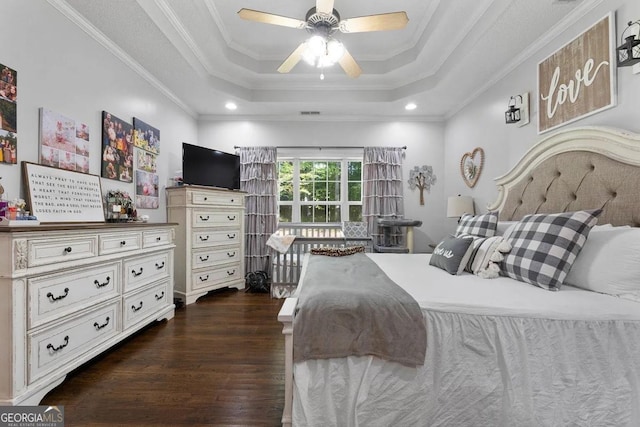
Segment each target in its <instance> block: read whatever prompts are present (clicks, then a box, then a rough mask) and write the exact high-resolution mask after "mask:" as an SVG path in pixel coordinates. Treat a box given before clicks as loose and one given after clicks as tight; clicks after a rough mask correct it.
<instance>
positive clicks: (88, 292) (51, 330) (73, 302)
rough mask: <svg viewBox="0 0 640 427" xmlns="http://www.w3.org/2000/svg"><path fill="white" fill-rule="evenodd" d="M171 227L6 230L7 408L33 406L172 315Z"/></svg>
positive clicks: (1, 323)
mask: <svg viewBox="0 0 640 427" xmlns="http://www.w3.org/2000/svg"><path fill="white" fill-rule="evenodd" d="M173 240H174V229H173V226H171V225H169V224H91V225H88V224H74V225H41V226H37V227H10V228H9V227H1V228H0V254H1V256H0V343H1V344H0V405H36V404H38V403H39V402H40V400H41V399H42V397H43V396H44V395H45V394H46V393H47V392H48V391H50V390H51V389H52V388H54V387H55V386H57V385H58V384H60V383H61V382H62V381H64V379H65V377H66V375H67V373H69V372H70V371H71V370H73V369H75V368H77V367H78V366H80V365H81V364H83V363H85V362H87V361H88V360H90V359H91V358H93V357H95V356H96V355H98V354H100V353H102V352H103V351H105V350H107V349H108V348H109V347H111V346H113V345H114V344H116V343H118V342H119V341H121V340H122V339H124V338H126V337H127V336H129V335H131V334H132V333H133V332H135V331H137V330H139V329H140V328H142V327H143V326H145V325H147V324H149V323H150V322H153V321H155V320H161V319H171V318H172V317H173V315H174V308H175V307H174V304H173V298H172V296H173V251H174V244H173Z"/></svg>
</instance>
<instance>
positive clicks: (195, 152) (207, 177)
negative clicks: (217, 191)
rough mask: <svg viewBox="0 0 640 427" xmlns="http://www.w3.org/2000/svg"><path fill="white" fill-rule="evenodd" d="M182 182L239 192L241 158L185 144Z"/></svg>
mask: <svg viewBox="0 0 640 427" xmlns="http://www.w3.org/2000/svg"><path fill="white" fill-rule="evenodd" d="M182 181H183V182H184V183H185V184H192V185H208V186H211V187H220V188H228V189H230V190H239V189H240V156H237V155H235V154H229V153H224V152H222V151H218V150H213V149H211V148H205V147H200V146H198V145H191V144H187V143H186V142H183V143H182Z"/></svg>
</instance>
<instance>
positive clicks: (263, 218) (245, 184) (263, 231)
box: [240, 147, 278, 274]
mask: <svg viewBox="0 0 640 427" xmlns="http://www.w3.org/2000/svg"><path fill="white" fill-rule="evenodd" d="M240 189H241V190H243V191H246V192H247V196H246V211H245V236H246V237H245V243H246V244H245V271H246V272H247V273H249V272H253V271H259V270H266V271H267V272H269V274H270V268H269V267H270V265H269V251H268V249H269V248H268V247H267V245H266V243H267V239H268V238H269V236H271V235H272V234H273V233H274V232H275V231H276V227H277V222H278V199H277V197H278V164H277V149H276V148H275V147H241V148H240Z"/></svg>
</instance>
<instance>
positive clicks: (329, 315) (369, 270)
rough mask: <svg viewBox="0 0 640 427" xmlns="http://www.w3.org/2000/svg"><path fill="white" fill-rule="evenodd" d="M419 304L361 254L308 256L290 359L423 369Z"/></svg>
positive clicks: (424, 344)
mask: <svg viewBox="0 0 640 427" xmlns="http://www.w3.org/2000/svg"><path fill="white" fill-rule="evenodd" d="M426 348H427V335H426V328H425V323H424V318H423V316H422V312H421V311H420V307H419V306H418V303H417V302H416V301H415V300H414V299H413V297H411V295H409V294H408V293H407V292H406V291H405V290H404V289H402V288H401V287H400V286H398V285H396V284H395V283H394V282H393V281H392V280H391V279H389V277H387V275H386V274H385V273H384V272H383V271H382V270H381V269H380V267H378V265H377V264H376V263H375V262H373V261H372V260H371V259H370V258H369V257H367V256H366V255H365V254H362V253H357V254H354V255H351V256H348V257H321V256H309V257H308V261H307V266H306V273H305V275H304V280H303V283H301V285H300V286H299V289H298V305H297V307H296V315H295V317H294V321H293V360H294V361H295V362H300V361H303V360H308V359H328V358H334V357H346V356H364V355H373V356H378V357H380V358H383V359H386V360H389V361H393V362H398V363H401V364H403V365H407V366H417V365H422V364H424V356H425V352H426Z"/></svg>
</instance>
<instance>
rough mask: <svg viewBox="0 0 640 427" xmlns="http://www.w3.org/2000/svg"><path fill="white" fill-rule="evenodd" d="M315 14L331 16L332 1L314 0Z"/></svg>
mask: <svg viewBox="0 0 640 427" xmlns="http://www.w3.org/2000/svg"><path fill="white" fill-rule="evenodd" d="M316 13H324V14H326V15H331V14H332V13H333V0H316Z"/></svg>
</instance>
